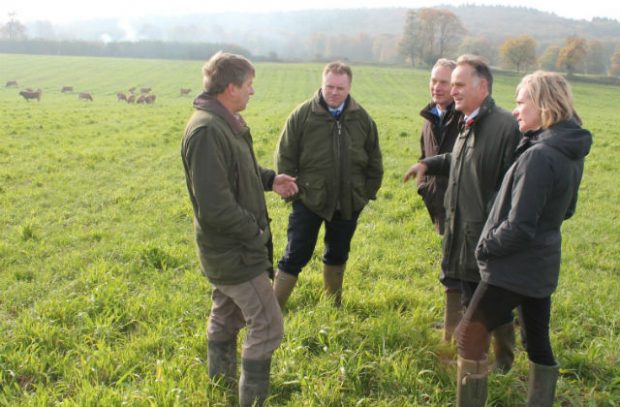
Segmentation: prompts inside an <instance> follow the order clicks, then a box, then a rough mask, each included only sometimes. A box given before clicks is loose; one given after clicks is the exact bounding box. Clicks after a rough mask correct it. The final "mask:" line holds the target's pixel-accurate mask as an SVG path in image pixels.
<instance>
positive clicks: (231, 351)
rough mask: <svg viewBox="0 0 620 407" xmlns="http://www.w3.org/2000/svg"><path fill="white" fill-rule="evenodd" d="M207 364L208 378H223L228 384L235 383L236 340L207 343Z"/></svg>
mask: <svg viewBox="0 0 620 407" xmlns="http://www.w3.org/2000/svg"><path fill="white" fill-rule="evenodd" d="M207 345H208V348H207V352H208V353H207V362H208V365H209V377H210V378H211V379H214V378H216V377H218V376H221V377H223V378H224V379H225V380H226V381H227V382H229V383H236V382H237V338H235V339H231V340H229V341H212V340H210V341H209V342H208V344H207Z"/></svg>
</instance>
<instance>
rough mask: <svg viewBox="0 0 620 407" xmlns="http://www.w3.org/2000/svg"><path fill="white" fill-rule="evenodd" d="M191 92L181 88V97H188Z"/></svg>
mask: <svg viewBox="0 0 620 407" xmlns="http://www.w3.org/2000/svg"><path fill="white" fill-rule="evenodd" d="M191 91H192V90H191V89H189V88H181V96H186V95H189V93H190V92H191Z"/></svg>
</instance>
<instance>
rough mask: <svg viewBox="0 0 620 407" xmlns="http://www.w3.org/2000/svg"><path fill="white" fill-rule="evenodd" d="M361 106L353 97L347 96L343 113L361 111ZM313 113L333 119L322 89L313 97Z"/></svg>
mask: <svg viewBox="0 0 620 407" xmlns="http://www.w3.org/2000/svg"><path fill="white" fill-rule="evenodd" d="M359 109H360V105H359V104H358V103H357V102H356V101H355V99H353V97H352V96H351V95H349V96H347V99H346V100H345V101H344V108H343V109H342V113H343V114H344V113H346V112H352V111H354V110H359ZM312 112H313V113H319V114H326V115H329V117H332V116H331V114H330V113H329V108H328V107H327V103H326V102H325V99H323V94H322V93H321V89H319V90H317V91H316V93H315V94H314V96H313V97H312Z"/></svg>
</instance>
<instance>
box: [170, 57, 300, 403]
mask: <svg viewBox="0 0 620 407" xmlns="http://www.w3.org/2000/svg"><path fill="white" fill-rule="evenodd" d="M253 79H254V67H253V66H252V64H251V63H250V61H248V60H247V59H245V58H244V57H242V56H239V55H234V54H227V53H222V52H219V53H217V54H215V55H214V56H213V57H212V58H211V59H210V60H209V61H208V62H207V63H206V64H205V65H204V67H203V82H204V90H205V91H204V93H202V94H201V95H200V96H198V97H197V98H196V100H195V101H194V107H195V108H196V111H195V112H194V114H193V115H192V117H191V118H190V119H189V122H188V124H187V127H186V129H185V136H184V137H183V143H182V148H181V156H182V159H183V166H184V168H185V177H186V180H187V189H188V191H189V196H190V199H191V202H192V206H193V209H194V227H195V231H196V242H197V245H198V254H199V258H200V264H201V268H202V271H203V273H204V274H205V275H206V277H207V278H208V279H209V281H210V282H211V284H212V285H213V290H212V297H211V298H212V306H211V314H210V316H209V323H208V326H207V337H208V341H209V342H208V363H209V377H211V378H215V377H218V376H223V377H224V378H225V379H226V380H228V381H231V382H234V381H236V378H237V373H236V369H237V363H236V360H237V358H236V351H237V334H238V332H239V330H240V329H241V328H242V327H243V326H246V325H247V327H248V333H247V336H246V338H245V342H244V344H243V351H242V367H241V379H240V380H239V400H240V405H241V406H253V405H259V406H260V405H262V403H263V401H264V400H265V399H266V397H267V394H268V388H269V372H270V368H271V355H272V353H273V352H274V350H275V349H276V348H277V347H278V346H279V344H280V342H281V340H282V336H283V322H282V313H281V311H280V307H279V306H278V304H277V301H276V298H275V296H274V295H273V291H272V288H271V284H270V281H269V273H270V272H272V271H273V268H272V267H273V266H272V259H271V257H270V256H271V232H270V230H269V218H268V216H267V207H266V204H265V197H264V191H268V190H271V189H273V190H274V191H275V192H277V193H278V194H280V195H281V196H283V197H289V196H291V195H293V194H295V193H297V186H296V184H295V179H294V178H293V177H289V176H287V175H278V176H276V174H275V172H274V171H272V170H267V169H263V168H261V167H260V166H259V165H258V163H257V162H256V157H255V155H254V151H253V147H252V137H251V135H250V131H249V128H248V127H247V126H246V124H245V122H244V121H243V119H242V117H241V116H240V115H239V112H240V111H242V110H244V109H245V107H246V105H247V103H248V101H249V98H250V96H251V95H253V94H254V90H253V88H252V81H253Z"/></svg>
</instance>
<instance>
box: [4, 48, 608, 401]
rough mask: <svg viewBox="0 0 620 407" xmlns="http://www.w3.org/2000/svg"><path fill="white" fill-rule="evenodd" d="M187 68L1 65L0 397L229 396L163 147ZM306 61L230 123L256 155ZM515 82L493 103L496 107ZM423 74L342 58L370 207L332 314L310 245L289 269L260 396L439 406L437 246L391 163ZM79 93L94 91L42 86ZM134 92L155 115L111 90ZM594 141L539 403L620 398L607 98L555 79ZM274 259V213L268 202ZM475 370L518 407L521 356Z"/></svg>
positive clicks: (312, 73)
mask: <svg viewBox="0 0 620 407" xmlns="http://www.w3.org/2000/svg"><path fill="white" fill-rule="evenodd" d="M200 66H201V63H199V62H195V61H191V62H190V61H187V62H184V61H152V60H127V59H103V58H102V59H98V58H70V57H39V56H19V55H0V84H1V85H4V83H5V82H6V81H8V80H17V81H18V82H19V84H20V89H23V88H26V87H30V88H33V89H36V88H41V89H42V90H43V96H42V99H41V102H39V103H37V102H36V101H34V102H33V101H30V102H27V101H25V100H23V99H22V98H21V97H20V96H19V95H18V94H17V93H18V90H17V89H5V88H0V405H24V406H26V405H30V406H41V405H66V406H72V405H76V406H78V405H79V406H99V405H114V406H117V405H131V406H150V405H153V406H155V405H157V406H176V405H179V406H181V405H211V406H226V405H230V404H232V403H234V402H235V396H234V394H233V392H231V391H229V390H227V389H226V388H224V387H222V386H220V385H219V384H218V383H211V382H210V381H209V379H208V377H207V366H206V350H207V346H206V335H205V326H206V318H207V315H208V310H209V303H210V299H209V285H208V284H207V282H206V280H205V279H204V278H203V277H202V276H201V274H200V272H199V271H198V264H197V259H196V255H195V252H194V244H193V234H192V229H191V227H192V226H191V206H190V203H189V200H188V198H187V193H186V190H185V180H184V176H183V171H182V165H181V161H180V156H179V143H180V139H181V136H182V132H183V128H184V125H185V121H186V119H187V118H188V116H189V115H190V113H191V111H192V109H191V100H192V97H190V96H179V88H182V87H183V88H187V87H189V88H192V89H193V91H192V94H194V95H195V94H196V93H197V92H198V89H199V88H200V85H201V78H200ZM320 71H321V66H319V65H279V64H259V65H257V78H256V80H255V89H256V95H255V96H254V97H253V99H252V101H251V103H250V105H249V108H248V110H247V111H246V112H245V114H244V116H245V118H246V120H247V121H248V122H249V124H250V125H251V127H252V131H253V134H254V138H255V149H256V151H257V156H258V158H259V161H260V162H261V163H262V164H263V165H264V166H269V167H271V166H272V153H273V150H274V146H275V142H276V140H277V137H278V134H279V131H280V128H281V126H282V124H283V123H284V120H285V118H286V116H287V114H288V113H289V112H290V111H291V109H292V108H293V107H294V106H295V105H297V104H298V103H300V102H301V101H303V100H304V99H306V98H307V97H309V96H310V95H311V94H312V92H313V91H314V90H315V89H316V88H317V87H318V85H319V81H320ZM517 81H518V78H517V77H498V78H496V85H495V89H494V93H495V96H496V100H497V101H498V102H499V104H501V105H503V106H505V107H509V108H512V106H513V102H512V100H513V95H514V88H515V85H516V83H517ZM426 84H427V72H422V71H415V70H411V69H400V68H398V69H397V68H377V67H354V84H353V94H354V96H355V97H356V98H357V99H358V100H359V101H360V102H361V103H362V104H363V105H364V106H365V107H366V108H367V110H369V111H370V112H371V114H372V115H373V116H374V117H375V119H376V121H377V123H378V126H379V129H380V137H381V143H382V148H383V153H384V164H385V170H386V173H385V179H384V185H383V187H382V189H381V191H380V193H379V198H378V200H377V201H376V202H373V203H372V204H371V205H370V206H369V207H368V208H367V210H365V212H364V213H363V215H362V217H361V223H360V225H359V228H358V232H357V235H356V237H355V239H354V244H353V252H352V254H351V260H350V263H349V267H348V272H347V274H346V277H345V293H344V306H343V308H342V309H341V310H339V311H336V310H334V309H333V308H332V307H330V305H329V301H326V300H325V299H324V298H322V296H321V287H322V281H321V275H320V273H319V270H320V252H319V251H317V254H316V256H315V257H314V258H313V260H312V262H311V263H310V264H309V266H308V267H307V269H306V270H305V271H304V272H303V273H302V275H301V278H300V284H298V288H297V290H296V291H295V292H294V294H293V296H292V298H291V300H290V301H289V308H288V310H287V312H286V313H285V329H286V337H285V340H284V342H283V344H282V346H281V347H280V349H279V350H278V351H277V352H276V353H275V356H274V364H273V375H272V377H273V380H272V395H273V396H272V398H271V400H270V403H271V405H274V406H275V405H290V406H302V405H303V406H405V405H410V406H416V405H420V406H422V405H434V406H447V405H450V404H454V400H455V384H454V376H455V363H454V361H455V349H454V346H453V345H452V346H447V345H443V344H441V342H440V338H441V332H440V331H439V330H438V329H436V328H435V327H436V325H437V322H439V321H441V318H442V310H443V306H442V301H443V295H442V290H441V288H440V285H439V283H438V282H437V274H438V267H439V258H440V251H439V247H440V239H439V238H438V237H437V236H436V235H435V234H434V232H433V228H432V227H431V225H430V221H429V220H428V218H427V214H426V211H425V209H424V208H423V205H422V201H421V199H420V198H419V197H418V196H417V195H416V193H415V191H414V188H413V184H408V185H403V184H402V181H401V177H402V173H403V172H404V171H405V170H406V169H407V168H408V166H409V165H410V164H411V163H412V162H413V161H415V160H416V159H417V156H418V154H419V153H418V145H419V142H418V132H419V128H420V122H421V119H420V118H419V116H418V115H417V112H418V111H419V109H420V108H421V107H422V106H423V105H424V104H425V103H426V102H427V97H428V91H427V85H426ZM65 85H68V86H73V87H74V89H75V90H76V91H91V92H92V94H93V97H94V101H93V102H92V103H91V102H87V101H80V100H78V98H77V94H76V93H74V94H61V93H60V89H61V87H62V86H65ZM132 86H138V87H141V86H148V87H152V88H153V93H155V94H156V95H157V102H156V103H155V104H154V105H147V106H145V105H127V104H126V103H123V102H117V101H116V96H115V95H116V92H117V91H122V90H127V89H128V88H130V87H132ZM574 91H575V94H576V99H577V107H578V111H579V112H580V113H581V115H582V117H583V120H584V122H585V126H586V127H587V128H589V129H590V130H592V132H593V133H594V136H595V144H594V146H593V150H592V152H591V154H590V156H589V157H588V159H587V164H586V172H585V176H584V181H583V185H582V189H581V195H580V202H579V205H578V212H577V214H576V216H575V218H574V219H572V220H570V221H568V222H567V223H566V224H565V227H564V245H563V249H564V258H563V270H562V276H561V284H560V287H559V289H558V291H557V293H556V294H555V296H554V298H553V301H554V309H553V314H552V342H553V345H554V347H555V350H556V356H557V359H558V360H559V362H560V364H561V377H560V380H559V383H558V390H557V402H556V405H558V406H559V405H562V406H617V405H620V322H619V321H620V317H619V309H620V300H619V299H618V293H619V292H620V276H619V270H618V269H619V264H620V232H619V227H618V223H619V219H618V208H617V205H618V203H619V202H620V192H619V191H618V190H619V187H620V183H618V181H617V179H618V174H619V173H620V163H619V159H620V118H619V117H618V111H619V110H620V89H619V88H607V87H604V86H597V85H583V84H574ZM268 204H269V209H270V212H271V217H272V218H273V224H272V225H273V232H274V235H275V247H276V257H277V256H278V255H279V254H281V252H282V250H283V247H284V245H285V241H286V240H285V229H286V223H287V216H288V207H287V206H286V205H285V204H284V203H283V202H281V201H280V200H279V199H277V197H276V196H275V195H274V194H269V195H268ZM519 350H520V351H519V352H518V355H517V361H516V365H515V368H514V369H513V370H512V371H511V372H510V373H509V374H507V375H491V377H490V382H489V388H490V395H489V405H495V406H514V405H522V404H523V403H524V394H525V391H526V390H525V389H526V386H527V358H526V356H525V354H524V352H523V351H522V349H521V347H520V348H519Z"/></svg>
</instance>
